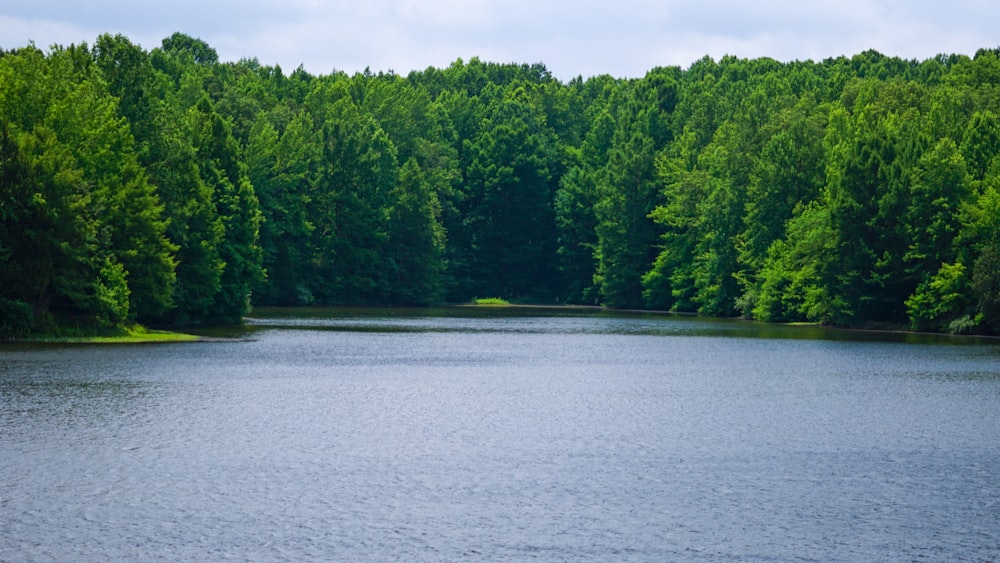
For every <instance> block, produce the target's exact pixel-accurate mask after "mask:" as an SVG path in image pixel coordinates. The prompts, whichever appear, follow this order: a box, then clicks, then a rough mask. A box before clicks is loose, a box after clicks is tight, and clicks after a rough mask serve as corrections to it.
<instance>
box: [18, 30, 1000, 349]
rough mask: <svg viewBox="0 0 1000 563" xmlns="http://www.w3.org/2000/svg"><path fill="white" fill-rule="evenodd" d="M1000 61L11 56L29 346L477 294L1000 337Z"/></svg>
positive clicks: (116, 47)
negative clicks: (586, 65) (551, 62)
mask: <svg viewBox="0 0 1000 563" xmlns="http://www.w3.org/2000/svg"><path fill="white" fill-rule="evenodd" d="M998 53H1000V51H998V50H996V49H983V50H981V51H979V52H978V53H977V54H976V55H975V56H974V57H966V56H961V55H947V56H946V55H941V56H938V57H934V58H932V59H928V60H926V61H915V60H902V59H898V58H893V57H887V56H884V55H882V54H880V53H877V52H875V51H867V52H864V53H860V54H858V55H855V56H853V57H838V58H831V59H827V60H823V61H819V62H814V61H795V62H789V63H780V62H777V61H774V60H770V59H763V58H762V59H741V58H737V57H732V56H727V57H724V58H722V59H721V60H718V61H716V60H713V59H711V58H708V57H705V58H703V59H701V60H698V61H695V62H694V63H693V64H692V65H691V66H690V67H689V68H687V69H681V68H677V67H666V68H655V69H651V70H650V71H649V72H648V73H647V74H646V76H644V77H643V78H640V79H617V78H613V77H610V76H595V77H590V78H587V79H584V78H583V77H579V78H576V79H574V80H571V81H570V82H568V83H562V82H559V81H557V80H556V79H554V78H553V77H552V75H551V74H550V73H549V72H548V71H547V70H546V69H545V67H544V66H543V65H540V64H534V65H523V64H496V63H490V62H485V61H481V60H479V59H476V58H473V59H471V60H469V61H468V62H466V61H462V60H460V59H459V60H457V61H455V63H453V64H452V65H450V66H448V67H447V68H442V69H437V68H428V69H426V70H424V71H419V72H413V73H410V74H409V75H408V76H398V75H396V74H394V73H378V74H374V73H372V72H367V71H366V72H364V73H359V74H356V75H353V76H348V75H346V74H344V73H338V72H334V73H331V74H328V75H321V76H314V75H311V74H309V73H307V72H305V71H304V70H303V69H302V68H299V69H295V70H294V71H293V72H291V73H290V74H286V73H285V72H283V71H282V69H281V68H279V67H276V66H266V65H262V64H261V63H260V62H259V61H257V60H256V59H249V60H241V61H238V62H235V63H234V62H222V61H220V60H219V58H218V55H217V54H216V52H215V50H214V49H213V48H212V47H210V46H209V45H207V44H206V43H205V42H203V41H201V40H199V39H197V38H193V37H190V36H187V35H184V34H182V33H175V34H173V35H171V36H170V37H168V38H166V39H164V40H163V43H162V45H161V46H160V47H158V48H155V49H153V50H151V51H145V50H143V49H142V48H140V47H139V46H137V45H135V44H133V43H131V41H130V40H129V39H128V38H126V37H123V36H121V35H114V36H113V35H102V36H100V37H99V38H97V40H96V41H95V43H94V45H93V46H88V45H86V44H82V45H71V46H69V47H52V48H50V49H49V50H48V51H44V50H41V49H39V48H37V47H35V46H34V45H28V46H25V47H22V48H18V49H14V50H11V51H7V52H3V53H2V54H0V337H6V338H10V337H17V336H23V335H26V334H29V333H31V332H32V331H47V330H53V329H56V328H58V327H76V328H79V329H83V330H94V329H100V328H101V327H113V326H118V325H122V324H128V323H134V322H142V323H151V324H160V325H169V324H190V323H215V322H233V321H238V320H240V319H241V318H242V317H243V316H244V315H245V314H246V313H247V312H248V311H249V310H250V308H251V307H252V306H253V305H283V306H295V305H308V304H331V305H333V304H337V305H428V304H435V303H443V302H462V301H468V300H470V299H472V298H474V297H477V296H478V297H503V298H506V299H510V300H515V301H523V302H544V303H570V304H571V303H583V304H603V305H605V306H609V307H628V308H650V309H661V310H673V311H683V312H696V313H699V314H704V315H713V316H743V317H750V318H756V319H761V320H765V321H810V322H819V323H826V324H832V325H838V326H894V327H898V326H909V327H911V328H913V329H917V330H931V331H951V332H977V333H997V332H1000V118H998V115H1000V79H998V78H1000V54H998Z"/></svg>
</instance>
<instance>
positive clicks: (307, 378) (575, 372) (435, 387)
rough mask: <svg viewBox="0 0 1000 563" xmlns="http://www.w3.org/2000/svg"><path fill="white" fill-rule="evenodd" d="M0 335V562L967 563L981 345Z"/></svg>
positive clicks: (379, 334) (672, 332)
mask: <svg viewBox="0 0 1000 563" xmlns="http://www.w3.org/2000/svg"><path fill="white" fill-rule="evenodd" d="M239 336H240V338H238V339H236V340H232V341H221V342H220V341H214V342H203V343H186V344H185V343H178V344H156V345H129V346H28V347H24V346H21V347H12V346H6V347H0V478H2V480H3V487H0V560H3V561H7V560H11V561H21V560H60V561H67V560H74V561H87V560H94V561H96V560H111V559H114V560H121V559H132V560H136V559H166V560H219V559H226V558H233V559H254V560H307V559H312V560H315V559H327V560H329V559H333V560H351V561H357V560H377V561H382V560H422V561H439V560H497V559H504V560H543V561H545V560H555V561H558V560H572V561H586V560H593V561H609V560H635V561H650V560H657V561H665V560H719V559H729V560H776V561H784V560H820V561H830V560H914V559H929V560H977V559H978V560H995V559H997V558H998V557H1000V524H998V523H1000V448H998V444H1000V346H998V345H997V344H995V343H992V342H990V341H985V340H974V339H961V338H944V337H927V336H912V335H911V336H907V335H879V334H873V333H857V332H843V331H826V330H821V329H815V328H792V327H776V326H766V325H759V324H755V323H745V322H736V321H728V322H720V321H709V320H704V319H697V318H684V317H664V316H654V315H611V314H607V313H595V312H584V311H551V310H543V309H539V310H528V311H514V312H512V311H510V310H498V311H488V312H485V313H484V312H482V311H480V310H427V311H391V312H387V311H377V310H365V311H350V310H346V311H345V310H337V311H306V312H298V313H296V314H290V313H288V314H282V315H280V316H268V317H259V318H255V319H252V320H251V321H250V323H249V326H248V327H247V328H246V329H245V330H244V331H243V332H242V333H241V334H240V335H239Z"/></svg>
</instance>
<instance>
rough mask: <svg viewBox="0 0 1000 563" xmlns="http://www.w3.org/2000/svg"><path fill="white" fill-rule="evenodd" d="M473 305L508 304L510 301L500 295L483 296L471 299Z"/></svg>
mask: <svg viewBox="0 0 1000 563" xmlns="http://www.w3.org/2000/svg"><path fill="white" fill-rule="evenodd" d="M472 303H473V304H475V305H510V301H507V300H506V299H501V298H500V297H483V298H476V299H473V300H472Z"/></svg>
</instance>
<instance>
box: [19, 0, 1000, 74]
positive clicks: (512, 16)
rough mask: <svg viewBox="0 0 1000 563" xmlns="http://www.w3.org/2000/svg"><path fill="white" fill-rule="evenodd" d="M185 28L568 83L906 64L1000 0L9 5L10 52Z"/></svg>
mask: <svg viewBox="0 0 1000 563" xmlns="http://www.w3.org/2000/svg"><path fill="white" fill-rule="evenodd" d="M176 31H180V32H182V33H185V34H187V35H190V36H192V37H197V38H200V39H202V40H204V41H205V42H207V43H208V44H209V45H211V46H212V47H213V48H215V50H216V51H217V52H218V54H219V58H220V59H221V60H223V61H238V60H240V59H244V58H256V59H257V60H258V61H259V62H260V63H261V64H263V65H278V66H280V67H281V69H282V70H283V71H284V72H285V73H286V74H287V73H290V72H291V71H293V70H295V68H297V67H298V66H300V65H301V66H302V67H304V68H305V70H307V71H308V72H310V73H312V74H329V73H331V72H334V71H343V72H347V73H348V74H353V73H355V72H361V71H364V70H365V69H366V68H368V69H370V70H371V71H372V72H380V71H393V72H396V73H397V74H401V75H406V74H407V73H409V72H410V71H412V70H423V69H426V68H427V67H437V68H443V67H446V66H448V65H450V64H451V63H453V62H454V61H456V60H457V59H462V60H465V61H468V60H469V59H471V58H472V57H479V58H480V59H481V60H483V61H489V62H498V63H511V62H513V63H528V64H533V63H542V64H544V65H545V66H546V68H548V70H549V71H550V72H552V74H553V75H554V76H555V77H556V78H559V79H560V80H563V81H568V80H571V79H572V78H574V77H577V76H582V77H583V78H588V77H591V76H595V75H601V74H609V75H612V76H614V77H616V78H633V77H641V76H643V75H644V74H645V73H646V72H647V71H648V70H650V69H652V68H655V67H658V66H671V65H674V66H679V67H681V68H687V67H688V66H690V65H691V64H692V63H694V62H695V61H697V60H699V59H701V58H703V57H705V56H706V55H707V56H710V57H712V58H713V59H715V60H718V59H720V58H721V57H723V56H725V55H735V56H737V57H740V58H757V57H771V58H774V59H777V60H779V61H782V62H787V61H793V60H814V61H820V60H823V59H826V58H829V57H837V56H841V55H847V56H850V55H854V54H857V53H860V52H862V51H865V50H868V49H875V50H876V51H879V52H881V53H883V54H886V55H890V56H898V57H902V58H905V59H918V60H923V59H927V58H930V57H933V56H936V55H938V54H956V53H957V54H966V55H970V56H971V55H974V54H975V52H976V51H977V50H978V49H980V48H996V47H1000V2H996V1H995V0H951V1H948V2H941V1H940V0H837V1H828V0H792V1H777V0H756V1H754V2H741V1H736V0H659V1H656V0H612V1H599V0H421V1H416V0H169V1H167V0H3V1H2V4H0V48H4V49H11V48H14V47H21V46H25V45H27V44H29V43H30V42H33V43H34V44H35V45H36V46H38V47H41V48H48V47H50V46H51V45H55V44H58V45H69V44H71V43H81V42H87V43H88V44H92V43H93V42H94V40H95V39H96V38H97V37H98V36H99V35H100V34H102V33H111V34H119V33H120V34H122V35H125V36H126V37H128V38H129V39H130V40H131V41H132V42H133V43H138V44H139V45H141V46H142V47H143V48H144V49H146V50H152V49H153V48H155V47H158V46H160V44H161V42H162V40H163V39H164V38H165V37H168V36H170V35H171V34H173V33H174V32H176Z"/></svg>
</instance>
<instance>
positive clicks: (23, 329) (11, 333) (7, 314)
mask: <svg viewBox="0 0 1000 563" xmlns="http://www.w3.org/2000/svg"><path fill="white" fill-rule="evenodd" d="M33 324H34V315H33V314H32V312H31V305H28V304H27V303H25V302H23V301H11V300H10V299H3V298H0V340H11V339H14V338H23V337H25V336H28V334H30V333H31V328H32V326H33Z"/></svg>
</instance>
